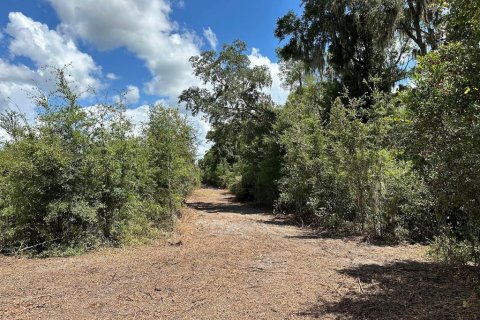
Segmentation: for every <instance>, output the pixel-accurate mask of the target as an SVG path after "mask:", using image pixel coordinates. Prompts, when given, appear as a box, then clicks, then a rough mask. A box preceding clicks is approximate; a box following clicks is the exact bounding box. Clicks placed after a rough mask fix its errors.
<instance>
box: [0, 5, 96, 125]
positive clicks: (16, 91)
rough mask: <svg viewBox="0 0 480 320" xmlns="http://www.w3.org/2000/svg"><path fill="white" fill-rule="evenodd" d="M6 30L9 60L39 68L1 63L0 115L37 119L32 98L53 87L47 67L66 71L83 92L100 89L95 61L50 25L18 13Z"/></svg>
mask: <svg viewBox="0 0 480 320" xmlns="http://www.w3.org/2000/svg"><path fill="white" fill-rule="evenodd" d="M8 17H9V23H8V25H7V27H6V28H5V34H7V35H8V36H9V37H5V38H4V41H5V42H7V41H8V42H7V43H8V47H7V48H8V50H9V54H10V57H12V58H14V57H16V56H22V57H26V58H28V59H29V60H31V61H32V62H33V63H34V65H35V66H36V68H29V67H27V66H25V65H23V64H15V63H12V62H10V61H7V60H2V59H0V112H3V111H5V110H6V109H12V110H15V111H20V112H22V113H24V114H25V115H26V117H27V119H28V120H29V121H33V119H34V118H35V105H34V103H33V102H32V99H31V97H32V95H34V94H36V93H37V92H38V89H40V90H43V91H49V90H51V89H52V88H53V86H54V77H53V76H52V73H51V70H49V69H45V68H43V67H45V66H52V67H60V68H61V67H64V66H65V65H67V64H68V65H69V67H68V68H67V73H68V74H69V79H70V80H75V83H76V85H77V89H78V90H81V91H82V92H83V91H84V90H86V89H87V88H88V87H95V88H98V87H99V86H100V82H99V80H98V79H97V78H96V77H95V76H96V75H99V74H100V68H99V67H98V66H96V64H95V63H94V61H93V59H92V58H91V57H90V56H89V55H87V54H85V53H82V52H81V51H80V50H78V48H77V47H76V45H75V44H74V43H73V42H72V41H71V40H70V39H68V38H65V37H64V36H63V35H62V34H60V33H58V32H57V31H55V30H50V29H49V28H48V26H47V25H45V24H42V23H39V22H36V21H34V20H32V19H31V18H29V17H26V16H25V15H23V14H22V13H19V12H11V13H10V14H9V15H8Z"/></svg>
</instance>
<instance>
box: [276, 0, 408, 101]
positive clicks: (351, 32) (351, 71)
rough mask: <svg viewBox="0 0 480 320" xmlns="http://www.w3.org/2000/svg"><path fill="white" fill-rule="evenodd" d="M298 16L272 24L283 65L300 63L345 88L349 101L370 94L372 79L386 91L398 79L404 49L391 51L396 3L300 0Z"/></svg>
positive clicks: (286, 16)
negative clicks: (300, 13) (279, 43)
mask: <svg viewBox="0 0 480 320" xmlns="http://www.w3.org/2000/svg"><path fill="white" fill-rule="evenodd" d="M302 4H303V6H304V11H303V14H302V16H301V17H297V16H296V15H295V14H294V13H293V12H289V13H288V14H287V15H285V16H284V17H282V18H280V19H279V20H278V21H277V28H276V30H275V35H276V36H277V37H278V38H279V39H280V40H285V39H287V38H288V43H287V44H286V45H285V46H283V47H282V48H280V49H279V53H280V56H281V57H282V58H283V59H285V60H290V59H293V60H301V61H304V62H305V63H306V65H307V66H308V67H309V68H310V69H311V70H313V71H315V72H319V73H320V74H323V75H324V76H326V77H327V78H329V79H331V80H335V81H340V83H341V84H342V85H344V86H346V87H347V88H348V90H349V92H350V93H351V94H352V95H354V96H357V97H359V96H361V95H363V94H364V93H366V92H371V87H372V86H371V85H369V84H368V83H366V82H367V81H369V82H371V79H372V78H375V77H376V78H379V79H381V80H380V81H378V80H377V86H379V88H380V89H382V90H385V91H387V90H389V89H390V88H391V87H392V86H393V84H394V83H395V82H396V81H398V80H400V79H402V78H403V77H404V73H403V72H402V70H401V69H400V68H399V66H398V63H399V62H400V61H401V59H402V57H403V56H404V55H405V53H406V50H407V47H406V46H405V45H402V46H397V47H395V41H394V34H395V32H396V20H397V17H398V16H399V14H400V12H401V5H400V3H399V1H397V0H389V1H380V0H377V1H364V0H343V1H334V0H306V1H302Z"/></svg>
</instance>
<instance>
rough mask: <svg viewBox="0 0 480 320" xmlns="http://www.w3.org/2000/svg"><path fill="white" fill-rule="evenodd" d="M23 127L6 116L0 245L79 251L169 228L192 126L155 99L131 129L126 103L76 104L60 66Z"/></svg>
mask: <svg viewBox="0 0 480 320" xmlns="http://www.w3.org/2000/svg"><path fill="white" fill-rule="evenodd" d="M57 76H58V77H59V78H58V86H59V87H58V88H57V90H56V91H55V92H54V94H53V95H51V96H49V97H46V96H44V95H41V96H40V97H39V98H38V99H37V102H38V103H39V114H38V121H37V122H36V124H35V125H34V126H31V127H30V126H29V125H28V124H27V123H26V122H25V121H23V118H22V116H21V115H18V114H15V113H7V114H5V115H4V116H3V117H2V118H0V126H2V128H4V129H7V132H8V133H9V134H10V135H11V137H12V140H10V141H8V142H6V143H5V145H4V147H3V148H2V149H0V250H1V251H3V252H17V251H19V250H22V251H24V248H30V249H31V250H34V251H35V252H37V253H42V255H49V254H55V255H56V254H63V253H72V252H73V253H77V252H81V251H84V250H90V249H92V248H95V247H97V246H98V245H100V244H114V245H116V244H123V243H135V242H143V241H146V240H148V238H150V237H152V236H155V235H157V234H158V233H159V231H160V230H161V229H168V228H171V226H172V224H173V222H174V217H175V215H176V213H177V212H178V209H179V208H180V206H181V201H182V199H183V198H184V197H185V196H186V195H187V194H188V192H190V191H191V188H192V186H193V185H194V184H195V183H196V167H195V148H194V141H195V137H194V135H193V131H192V128H191V127H190V126H189V125H188V123H187V122H186V120H185V119H183V118H182V117H181V116H180V115H179V113H178V111H176V110H172V109H165V108H163V107H161V106H155V107H152V108H151V109H150V118H149V122H148V123H147V124H146V126H145V128H144V131H143V132H142V135H140V136H134V135H133V133H132V130H131V129H132V126H131V124H130V123H129V121H128V119H127V118H126V114H125V106H123V105H121V104H116V105H109V104H101V105H97V106H95V107H94V108H89V109H84V108H82V107H81V106H80V105H79V104H78V102H77V100H76V99H77V95H76V94H75V93H73V92H72V90H71V89H70V84H68V83H67V82H66V80H65V79H64V74H63V73H62V72H61V71H58V72H57Z"/></svg>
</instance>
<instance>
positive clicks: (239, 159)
mask: <svg viewBox="0 0 480 320" xmlns="http://www.w3.org/2000/svg"><path fill="white" fill-rule="evenodd" d="M245 51H246V44H245V43H243V42H241V41H235V42H234V43H233V44H231V45H225V46H224V47H223V49H222V51H220V52H219V53H216V52H214V51H207V52H204V53H202V54H201V55H200V56H197V57H192V58H191V60H190V61H191V62H192V66H193V68H194V72H195V75H196V76H197V77H199V78H200V79H201V80H202V81H203V84H204V85H205V87H204V88H199V87H192V88H189V89H187V90H185V91H183V92H182V94H181V95H180V97H179V100H180V102H185V103H186V106H187V108H189V109H190V110H192V112H193V113H194V114H198V113H200V112H202V113H204V114H205V115H206V117H207V118H208V120H209V121H210V123H211V125H212V130H211V131H210V132H209V133H208V134H207V138H208V139H210V140H211V141H213V142H214V146H213V147H212V149H211V151H210V152H209V153H208V154H207V155H206V157H205V159H204V161H202V162H201V163H202V167H203V171H204V177H205V178H206V181H211V182H215V183H217V184H218V185H220V186H225V184H226V185H229V186H230V187H231V188H232V190H233V191H234V192H235V193H236V194H237V196H238V197H239V198H243V199H255V200H256V201H259V202H270V203H271V202H273V200H274V198H275V194H276V187H275V179H276V177H277V175H278V172H277V171H278V168H279V165H278V161H279V158H278V156H277V155H278V149H277V147H278V145H277V144H276V142H275V141H274V140H272V139H270V137H271V134H272V130H273V124H274V122H275V118H276V109H275V107H274V104H273V102H272V99H271V97H270V95H269V94H267V93H266V89H267V88H268V87H269V86H270V85H271V82H272V80H271V76H270V73H269V72H268V69H267V67H266V66H253V67H252V66H251V63H250V60H249V58H248V56H247V55H246V54H245ZM267 162H268V165H267ZM207 166H208V167H207ZM272 168H273V171H274V172H272V171H269V172H268V173H266V171H268V170H272ZM226 180H228V181H226ZM260 185H262V187H259V186H260ZM267 198H268V199H267Z"/></svg>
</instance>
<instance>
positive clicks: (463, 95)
mask: <svg viewBox="0 0 480 320" xmlns="http://www.w3.org/2000/svg"><path fill="white" fill-rule="evenodd" d="M478 61H480V54H479V51H478V49H476V48H475V47H471V46H469V45H467V44H462V43H452V44H449V45H445V46H443V47H441V48H440V49H439V50H437V51H435V52H432V53H430V54H428V55H427V56H425V57H424V58H423V59H422V60H421V62H420V66H419V68H418V71H417V75H416V77H415V85H416V88H415V89H413V90H411V91H410V92H409V94H408V95H407V96H406V99H405V103H406V104H407V105H408V107H409V111H410V113H411V118H412V135H411V141H412V150H411V151H412V154H413V155H414V159H415V161H416V165H417V166H418V167H419V169H420V170H421V171H422V173H423V174H424V176H425V177H426V181H427V183H428V186H429V189H430V190H431V192H432V194H433V195H434V198H435V207H436V208H437V212H438V214H439V215H440V216H441V217H442V220H443V221H444V223H445V224H446V225H448V226H450V227H451V228H453V232H454V234H455V235H456V237H457V238H458V239H459V240H461V241H463V240H465V241H467V242H468V243H469V246H470V248H471V253H472V254H471V257H470V258H471V259H472V260H473V261H474V262H475V263H477V264H478V263H480V256H479V255H478V251H479V250H478V248H479V246H480V198H479V197H478V195H479V194H480V184H479V183H478V173H479V172H480V130H479V122H478V119H479V117H480V91H479V85H478V84H479V83H480V66H479V64H478Z"/></svg>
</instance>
